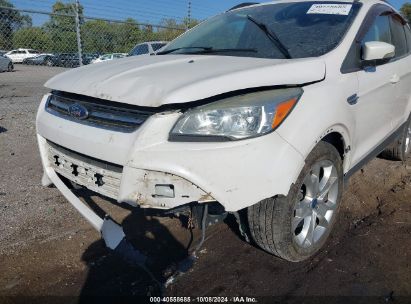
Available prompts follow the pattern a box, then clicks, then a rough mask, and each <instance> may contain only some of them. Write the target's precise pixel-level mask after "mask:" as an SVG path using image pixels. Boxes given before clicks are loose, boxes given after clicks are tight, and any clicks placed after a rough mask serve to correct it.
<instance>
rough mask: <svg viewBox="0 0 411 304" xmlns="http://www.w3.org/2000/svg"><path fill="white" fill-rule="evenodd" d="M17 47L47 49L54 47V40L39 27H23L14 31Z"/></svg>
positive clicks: (14, 40) (15, 45)
mask: <svg viewBox="0 0 411 304" xmlns="http://www.w3.org/2000/svg"><path fill="white" fill-rule="evenodd" d="M13 45H14V47H15V48H29V49H35V50H39V51H47V50H50V49H51V48H52V41H51V39H50V37H49V35H47V33H46V32H45V31H44V30H43V29H42V28H39V27H31V28H22V29H20V30H18V31H17V32H15V33H14V36H13Z"/></svg>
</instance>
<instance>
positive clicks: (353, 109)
mask: <svg viewBox="0 0 411 304" xmlns="http://www.w3.org/2000/svg"><path fill="white" fill-rule="evenodd" d="M46 87H48V88H50V89H51V90H52V91H51V93H50V94H47V95H46V96H45V97H44V98H43V100H42V102H41V105H40V109H39V112H38V116H37V133H38V142H39V146H40V152H41V157H42V161H43V166H44V169H45V174H44V177H43V184H44V185H51V184H54V185H55V186H56V187H57V188H58V189H59V190H60V191H61V192H62V193H63V195H64V196H65V197H66V198H67V199H68V200H69V201H70V203H71V204H73V205H74V207H75V208H77V209H78V211H79V212H80V213H81V214H82V215H83V216H85V217H86V218H87V219H88V220H89V222H90V223H91V224H92V225H93V226H94V227H95V228H96V229H98V230H100V231H102V232H103V237H104V238H105V239H106V241H107V238H108V239H109V241H108V245H109V246H110V248H115V247H116V246H117V245H118V243H119V242H120V241H121V238H122V237H123V236H124V234H123V232H122V230H121V228H120V227H119V226H117V225H115V224H114V223H113V222H112V221H111V220H109V219H106V220H104V219H101V218H99V217H98V216H97V215H96V214H95V213H94V212H92V211H91V209H89V208H88V207H87V206H86V205H84V204H83V203H82V202H81V201H80V200H79V199H78V198H77V197H76V196H75V195H74V194H73V193H72V192H71V191H70V190H69V187H68V186H67V185H68V184H69V183H68V181H70V182H72V183H75V184H79V185H82V186H84V187H87V188H88V189H91V190H92V191H95V192H97V193H100V194H102V195H105V196H107V197H111V198H113V199H115V200H117V201H118V202H120V203H124V204H129V205H131V206H135V207H138V206H139V207H141V208H156V209H167V210H171V211H173V210H177V211H178V212H181V210H183V209H184V208H185V207H186V206H193V205H195V206H208V204H217V203H216V202H218V206H221V209H222V211H221V213H223V212H227V213H233V214H235V215H236V216H237V218H239V219H240V222H241V227H246V224H247V225H248V227H249V232H250V234H251V236H252V239H253V240H254V242H255V243H256V244H257V245H258V246H260V247H261V248H263V249H264V250H266V251H268V252H270V253H272V254H274V255H277V256H279V257H281V258H284V259H286V260H289V261H302V260H304V259H307V258H308V257H310V256H312V255H313V254H315V253H316V252H317V251H318V250H319V249H320V248H321V247H322V246H323V244H324V243H325V241H326V240H327V238H328V236H329V234H330V231H331V228H332V227H333V225H334V223H335V220H336V217H337V214H338V211H339V209H340V202H341V195H342V192H343V185H344V181H346V180H347V179H348V178H349V177H350V176H351V175H352V174H353V173H354V172H355V171H356V170H358V169H360V168H361V167H362V166H363V165H364V164H365V163H366V162H367V161H369V160H370V159H372V158H373V157H375V156H377V155H378V154H380V153H381V152H383V151H384V152H383V153H384V154H385V155H386V156H389V157H391V158H393V159H398V160H405V159H406V157H407V155H408V154H409V152H410V137H411V136H410V133H411V128H410V112H411V31H410V27H409V25H408V24H407V23H406V22H405V20H404V19H403V18H402V17H401V16H400V15H399V14H398V13H397V12H396V11H395V10H394V9H393V8H392V7H391V6H390V5H389V4H387V3H385V2H381V1H372V0H371V1H353V2H349V1H344V2H336V1H332V2H330V1H296V0H288V1H287V0H286V1H275V2H273V3H265V4H260V5H252V6H246V7H240V8H236V9H234V10H231V11H228V12H226V13H224V14H221V15H219V16H216V17H214V18H212V19H210V20H208V21H205V22H203V23H201V24H200V25H198V26H197V27H195V28H194V29H192V30H190V31H189V32H187V33H185V34H183V35H182V36H180V37H179V38H177V39H176V40H174V41H172V42H171V43H170V44H168V45H167V46H166V48H164V49H163V50H162V51H161V52H160V53H159V54H158V56H151V57H129V58H124V59H119V60H118V61H116V62H112V63H110V62H109V63H107V64H104V65H93V66H86V67H83V68H81V69H76V70H71V71H68V72H66V73H63V74H61V75H58V76H56V77H54V78H53V79H51V80H50V81H48V82H47V83H46ZM176 208H177V209H176ZM204 210H207V208H206V207H204ZM206 216H207V212H206V211H205V212H204V217H206ZM242 216H243V217H242ZM114 227H116V228H114ZM107 231H108V232H110V233H108V232H107ZM108 235H110V236H108ZM113 235H115V236H116V237H113Z"/></svg>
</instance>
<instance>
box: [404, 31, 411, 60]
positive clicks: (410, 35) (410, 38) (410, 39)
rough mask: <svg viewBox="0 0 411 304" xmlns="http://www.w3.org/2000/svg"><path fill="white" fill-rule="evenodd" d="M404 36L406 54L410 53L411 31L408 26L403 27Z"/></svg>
mask: <svg viewBox="0 0 411 304" xmlns="http://www.w3.org/2000/svg"><path fill="white" fill-rule="evenodd" d="M404 29H405V36H406V37H407V44H408V53H411V30H410V27H409V25H407V24H406V25H404Z"/></svg>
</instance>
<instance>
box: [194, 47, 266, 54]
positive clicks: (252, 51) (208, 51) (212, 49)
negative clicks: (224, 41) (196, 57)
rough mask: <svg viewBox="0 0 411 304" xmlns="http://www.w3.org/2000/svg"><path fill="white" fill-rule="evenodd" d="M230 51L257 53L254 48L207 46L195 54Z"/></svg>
mask: <svg viewBox="0 0 411 304" xmlns="http://www.w3.org/2000/svg"><path fill="white" fill-rule="evenodd" d="M231 52H250V53H258V51H257V50H256V49H214V48H209V49H207V50H202V51H198V52H195V54H212V53H231Z"/></svg>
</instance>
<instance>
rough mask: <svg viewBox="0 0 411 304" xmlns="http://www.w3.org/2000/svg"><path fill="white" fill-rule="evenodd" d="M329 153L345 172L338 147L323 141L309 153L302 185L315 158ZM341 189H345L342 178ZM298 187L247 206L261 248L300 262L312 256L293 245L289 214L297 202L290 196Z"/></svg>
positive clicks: (300, 178) (250, 222)
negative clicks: (302, 252)
mask: <svg viewBox="0 0 411 304" xmlns="http://www.w3.org/2000/svg"><path fill="white" fill-rule="evenodd" d="M327 154H328V155H331V156H332V157H333V158H334V159H335V161H336V162H339V166H340V171H341V175H342V162H341V158H340V155H339V153H338V151H337V149H336V148H335V147H334V146H333V145H331V144H329V143H326V142H320V143H319V144H318V145H317V146H316V148H315V149H314V150H313V151H312V152H311V153H310V155H309V156H308V157H307V160H306V165H305V166H304V169H303V170H302V172H301V174H300V176H299V178H298V180H297V182H296V184H297V185H298V184H299V182H300V181H302V179H303V178H304V177H305V175H306V172H307V170H309V168H310V164H311V162H312V161H313V160H316V159H318V158H319V157H322V156H323V155H327ZM340 189H341V190H340V191H341V192H342V178H341V181H340ZM297 191H299V188H298V189H297V187H296V186H294V185H293V186H292V187H291V189H290V192H289V194H288V196H287V197H284V196H278V197H274V198H267V199H264V200H262V201H260V202H259V203H257V204H255V205H253V206H251V207H249V208H248V210H247V213H248V224H249V229H250V234H251V237H252V239H253V240H254V242H255V243H256V244H257V245H258V246H259V247H260V248H261V249H263V250H265V251H267V252H269V253H271V254H273V255H275V256H278V257H280V258H282V259H285V260H288V261H291V262H299V261H302V260H305V259H306V258H308V257H309V256H306V255H301V254H300V253H298V252H297V251H295V250H294V248H293V246H292V245H290V244H291V242H292V236H291V233H289V230H290V229H291V221H290V217H287V216H285V215H286V214H290V213H291V212H292V211H293V210H292V208H293V204H291V203H290V200H291V201H293V197H294V196H295V195H296V193H295V192H297ZM341 192H340V193H341ZM340 197H341V194H340Z"/></svg>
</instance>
